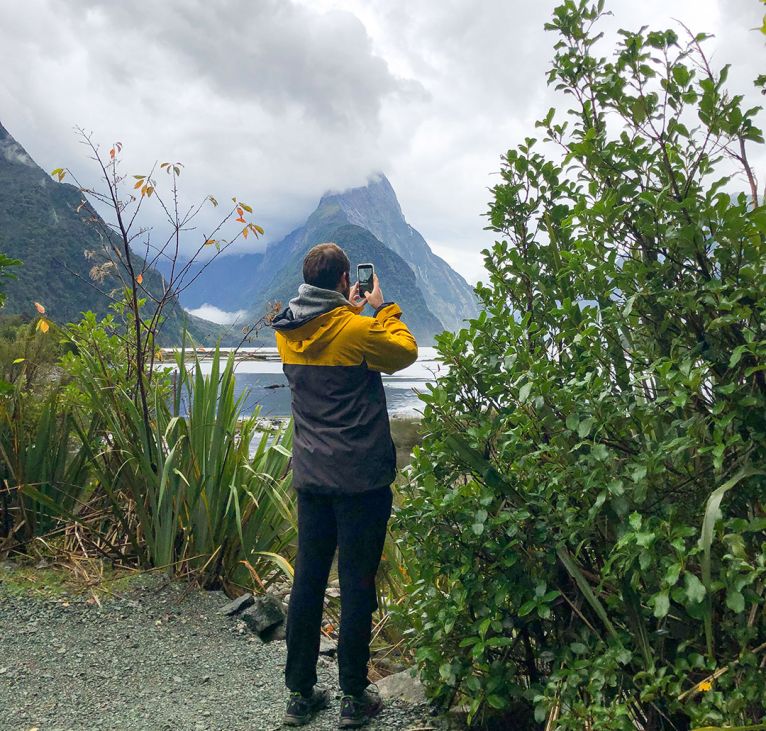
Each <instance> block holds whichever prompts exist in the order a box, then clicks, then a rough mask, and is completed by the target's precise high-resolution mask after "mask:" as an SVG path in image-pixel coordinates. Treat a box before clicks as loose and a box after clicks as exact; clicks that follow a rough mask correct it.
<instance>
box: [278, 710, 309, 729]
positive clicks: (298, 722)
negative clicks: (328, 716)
mask: <svg viewBox="0 0 766 731" xmlns="http://www.w3.org/2000/svg"><path fill="white" fill-rule="evenodd" d="M313 717H314V714H313V713H312V714H311V715H309V716H285V717H284V718H283V719H282V725H284V726H305V725H306V724H307V723H309V722H310V721H311V719H312V718H313Z"/></svg>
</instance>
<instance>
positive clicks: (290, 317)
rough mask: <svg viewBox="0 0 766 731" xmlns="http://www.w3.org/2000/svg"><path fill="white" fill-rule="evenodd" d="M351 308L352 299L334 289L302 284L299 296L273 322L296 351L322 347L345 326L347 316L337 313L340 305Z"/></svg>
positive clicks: (313, 349)
mask: <svg viewBox="0 0 766 731" xmlns="http://www.w3.org/2000/svg"><path fill="white" fill-rule="evenodd" d="M347 307H348V308H351V309H353V308H352V307H351V303H350V302H349V301H348V300H347V299H346V298H345V297H344V296H343V295H342V294H341V293H340V292H337V291H335V290H332V289H322V288H320V287H314V286H312V285H310V284H301V286H300V287H299V288H298V296H297V297H295V298H294V299H291V300H290V304H289V306H288V307H287V308H285V309H284V310H283V311H282V312H280V313H279V314H278V315H277V316H276V317H275V318H274V319H273V320H272V322H271V326H272V327H273V328H274V329H275V330H277V331H278V332H280V333H281V334H282V335H283V336H284V337H285V338H286V339H287V340H288V341H289V342H290V347H291V348H292V349H293V350H295V351H297V352H307V351H315V350H319V349H321V348H323V347H325V345H326V344H327V343H328V342H329V341H330V340H332V338H334V337H335V336H336V335H337V333H338V332H339V331H340V330H342V329H343V328H344V327H345V326H346V324H347V322H348V318H345V317H338V316H337V315H338V313H337V312H336V311H337V310H338V309H341V308H342V309H343V310H344V311H346V312H348V311H349V310H346V309H345V308H347Z"/></svg>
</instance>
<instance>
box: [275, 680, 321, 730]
mask: <svg viewBox="0 0 766 731" xmlns="http://www.w3.org/2000/svg"><path fill="white" fill-rule="evenodd" d="M329 705H330V691H328V690H324V689H322V688H314V689H313V690H312V691H311V695H310V696H308V697H306V696H304V695H303V694H302V693H290V697H289V698H288V699H287V710H286V711H285V718H284V724H285V726H305V725H306V724H307V723H308V722H309V721H310V720H311V719H312V718H313V717H314V714H315V713H316V712H317V711H321V710H322V709H323V708H327V706H329Z"/></svg>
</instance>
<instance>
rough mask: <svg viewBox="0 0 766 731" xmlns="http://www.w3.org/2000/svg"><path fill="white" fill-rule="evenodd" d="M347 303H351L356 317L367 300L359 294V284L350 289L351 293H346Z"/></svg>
mask: <svg viewBox="0 0 766 731" xmlns="http://www.w3.org/2000/svg"><path fill="white" fill-rule="evenodd" d="M348 301H349V302H350V303H351V306H352V307H353V308H354V309H356V313H357V315H358V314H360V313H361V312H362V310H363V309H364V306H365V305H366V304H367V300H366V299H365V298H364V297H362V296H361V295H360V294H359V282H357V283H356V284H355V285H354V286H353V287H351V291H350V292H349V293H348Z"/></svg>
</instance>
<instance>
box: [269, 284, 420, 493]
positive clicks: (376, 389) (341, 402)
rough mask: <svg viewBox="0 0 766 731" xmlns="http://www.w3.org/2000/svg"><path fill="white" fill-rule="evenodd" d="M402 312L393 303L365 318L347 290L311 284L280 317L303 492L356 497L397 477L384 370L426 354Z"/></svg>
mask: <svg viewBox="0 0 766 731" xmlns="http://www.w3.org/2000/svg"><path fill="white" fill-rule="evenodd" d="M302 298H303V299H304V301H305V300H306V299H307V298H308V301H310V303H311V305H310V306H309V307H305V306H302ZM344 303H345V304H344ZM401 314H402V311H401V310H400V309H399V307H398V305H396V304H394V303H385V304H383V305H382V306H381V307H379V308H378V310H377V311H376V312H375V316H374V317H363V316H361V315H358V314H356V311H355V310H354V309H353V308H352V307H351V305H350V304H349V303H348V302H347V301H346V300H345V298H344V297H343V296H342V295H340V294H339V293H337V292H331V291H330V290H322V289H319V288H317V287H310V285H305V284H304V285H301V287H300V290H299V296H298V297H297V298H296V299H294V300H291V302H290V307H288V308H287V309H286V310H284V312H282V313H281V314H279V315H277V317H275V318H274V321H273V322H272V326H273V327H274V329H275V330H276V337H277V348H278V349H279V355H280V357H281V358H282V363H283V368H284V372H285V375H286V376H287V380H288V382H289V384H290V390H291V392H292V408H293V418H294V422H295V440H294V446H293V485H294V486H295V488H296V489H298V490H306V491H309V492H321V493H341V494H348V493H357V492H363V491H365V490H371V489H374V488H377V487H382V486H384V485H390V484H391V483H392V482H393V480H394V477H395V475H396V451H395V449H394V445H393V442H392V441H391V430H390V426H389V422H388V412H387V411H386V395H385V392H384V391H383V381H382V379H381V375H380V374H381V373H394V372H395V371H398V370H401V369H402V368H406V367H407V366H408V365H410V364H412V363H413V362H414V361H415V359H416V358H417V355H418V346H417V343H416V342H415V338H414V337H413V336H412V334H411V333H410V331H409V330H408V329H407V326H406V325H405V324H404V323H403V322H402V321H401V320H400V319H399V317H400V316H401Z"/></svg>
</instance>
